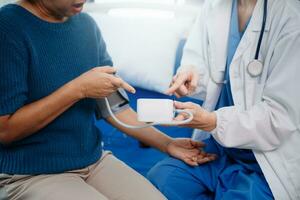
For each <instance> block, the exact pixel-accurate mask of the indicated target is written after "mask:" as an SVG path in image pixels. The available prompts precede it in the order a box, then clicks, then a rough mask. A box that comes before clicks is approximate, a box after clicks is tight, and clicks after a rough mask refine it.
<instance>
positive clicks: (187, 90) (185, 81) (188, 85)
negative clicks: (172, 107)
mask: <svg viewBox="0 0 300 200" xmlns="http://www.w3.org/2000/svg"><path fill="white" fill-rule="evenodd" d="M198 81H199V74H198V73H197V72H196V70H193V69H189V70H183V71H180V72H178V73H177V74H176V75H175V76H174V77H173V80H172V83H171V84H170V88H169V89H168V90H167V91H166V94H167V95H175V96H176V97H177V98H179V97H183V96H187V95H190V94H192V93H193V92H195V90H196V88H197V84H198Z"/></svg>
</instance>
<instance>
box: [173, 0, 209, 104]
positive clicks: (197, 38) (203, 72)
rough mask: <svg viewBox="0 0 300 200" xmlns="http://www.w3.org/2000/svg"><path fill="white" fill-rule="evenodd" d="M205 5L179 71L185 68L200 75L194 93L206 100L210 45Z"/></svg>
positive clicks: (184, 52)
mask: <svg viewBox="0 0 300 200" xmlns="http://www.w3.org/2000/svg"><path fill="white" fill-rule="evenodd" d="M205 6H206V5H204V7H203V9H202V12H201V14H200V15H199V17H198V19H197V21H196V23H195V25H194V27H193V28H192V31H191V33H190V34H189V37H188V39H187V42H186V44H185V47H184V50H183V56H182V60H181V66H180V67H179V69H178V71H177V73H179V72H181V71H185V70H193V71H194V72H195V73H197V74H198V75H199V77H200V78H199V82H198V87H197V89H196V91H195V93H194V94H197V96H199V98H200V99H201V100H205V97H206V87H207V83H208V73H207V71H208V70H207V67H208V66H207V64H206V62H205V60H208V55H207V48H206V47H208V39H207V29H206V22H205V19H206V18H205V10H207V9H205ZM194 94H193V95H194Z"/></svg>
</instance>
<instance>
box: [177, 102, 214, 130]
mask: <svg viewBox="0 0 300 200" xmlns="http://www.w3.org/2000/svg"><path fill="white" fill-rule="evenodd" d="M174 106H175V108H176V109H179V110H186V111H190V112H191V113H192V114H193V115H194V117H193V120H192V121H191V122H190V123H188V124H184V125H182V126H185V127H190V128H196V129H201V130H204V131H208V132H210V131H212V130H214V129H215V128H216V126H217V116H216V114H215V113H214V112H208V111H206V110H205V109H203V108H202V107H201V106H199V105H198V104H195V103H191V102H188V103H182V102H177V101H176V102H174ZM188 117H189V116H188V115H187V114H186V113H180V114H178V115H177V116H176V118H175V120H178V121H182V120H185V119H187V118H188Z"/></svg>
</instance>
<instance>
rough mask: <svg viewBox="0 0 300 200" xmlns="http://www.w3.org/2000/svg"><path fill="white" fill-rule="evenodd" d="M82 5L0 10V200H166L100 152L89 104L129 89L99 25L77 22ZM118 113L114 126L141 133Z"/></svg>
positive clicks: (24, 4) (166, 144) (57, 1)
mask: <svg viewBox="0 0 300 200" xmlns="http://www.w3.org/2000/svg"><path fill="white" fill-rule="evenodd" d="M84 3H85V1H80V0H78V1H75V0H64V1H61V0H52V1H44V0H23V1H20V2H19V3H18V4H10V5H7V6H4V7H2V8H0V142H1V144H0V186H1V188H0V198H2V197H3V198H7V199H30V200H32V199H73V200H77V199H89V200H91V199H128V200H129V199H130V200H134V199H139V200H140V199H149V200H150V199H151V200H153V199H165V197H164V196H163V195H162V194H161V193H160V192H159V191H158V190H157V189H155V188H154V187H153V186H152V185H151V183H150V182H148V181H147V180H146V179H145V178H144V177H142V176H141V175H139V174H137V173H136V172H135V171H133V170H132V169H130V168H129V167H128V166H126V165H125V164H124V163H122V162H120V161H119V160H118V159H117V158H115V157H114V156H113V155H112V154H111V153H110V152H105V151H103V150H102V146H101V132H100V130H98V129H97V128H96V127H95V125H94V122H95V117H94V114H95V110H96V107H97V104H96V101H95V99H101V98H104V97H111V96H117V97H118V98H120V99H121V100H122V95H121V93H120V92H118V91H119V90H120V89H121V88H123V89H125V90H127V91H129V92H134V88H132V87H131V86H130V85H129V84H127V83H126V82H125V81H123V80H122V79H121V78H117V77H115V76H114V74H115V73H116V69H115V68H113V67H111V66H112V65H113V63H112V60H111V58H110V56H109V55H108V53H107V50H106V46H105V42H104V40H103V37H102V35H101V33H100V31H99V29H98V27H97V25H96V24H95V22H94V21H93V19H92V18H91V17H90V16H89V15H87V14H84V13H81V10H82V7H83V5H84ZM129 48H130V47H129ZM124 53H126V52H124ZM121 100H120V101H121ZM122 105H123V106H121V107H119V108H118V109H116V110H114V111H115V113H116V115H117V117H118V118H119V119H120V120H122V121H125V122H126V123H129V124H138V123H139V122H137V120H136V119H137V117H136V113H135V112H134V111H133V110H132V109H131V108H129V106H128V104H126V105H124V104H122ZM100 107H101V106H100ZM100 113H102V117H103V118H105V119H106V120H107V121H108V122H109V123H111V124H112V125H114V126H116V127H117V128H119V129H120V130H122V131H124V132H125V133H126V134H129V135H130V136H133V137H135V138H137V139H139V140H141V141H143V142H144V143H146V144H149V145H151V146H154V147H156V148H158V149H160V150H161V151H163V152H166V153H168V154H170V155H171V156H173V157H176V158H179V159H181V160H183V161H184V162H186V163H187V164H190V165H197V164H198V162H203V161H202V160H201V159H202V158H203V157H204V156H203V155H205V156H207V157H208V158H209V159H214V156H213V155H209V154H204V152H202V151H201V150H199V147H202V146H203V144H202V143H199V142H194V141H192V140H190V139H173V138H170V137H168V136H167V135H164V134H163V133H161V132H159V131H158V130H157V129H155V128H153V127H150V128H145V129H142V130H129V129H126V128H123V127H121V126H119V125H118V124H117V123H116V122H114V121H113V120H112V119H111V118H110V116H108V115H106V114H105V113H106V112H105V110H101V111H100ZM141 133H143V134H141Z"/></svg>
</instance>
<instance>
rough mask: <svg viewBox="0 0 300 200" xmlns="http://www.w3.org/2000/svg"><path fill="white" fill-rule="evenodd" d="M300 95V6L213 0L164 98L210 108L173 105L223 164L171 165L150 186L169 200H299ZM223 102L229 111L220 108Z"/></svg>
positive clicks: (154, 173) (153, 175)
mask: <svg viewBox="0 0 300 200" xmlns="http://www.w3.org/2000/svg"><path fill="white" fill-rule="evenodd" d="M266 4H267V6H264V5H266ZM235 18H237V19H235ZM235 20H236V21H237V23H238V29H239V30H238V31H236V30H235V29H234V27H235V26H237V25H235V24H234V23H235ZM243 29H244V30H243ZM236 32H237V33H238V34H240V35H236ZM239 36H240V40H238V42H237V41H236V40H237V37H239ZM260 41H261V42H260ZM260 43H261V44H260ZM233 46H234V47H235V48H234V47H233ZM232 49H234V50H232ZM230 54H232V55H230ZM256 54H257V55H256ZM230 56H231V57H230ZM228 60H229V61H231V62H229V63H228ZM299 91H300V1H299V0H269V1H266V0H245V1H243V0H208V1H206V3H205V5H204V7H203V9H202V12H201V15H200V17H199V19H198V21H197V22H196V24H195V27H194V29H193V31H192V32H191V34H190V36H189V38H188V41H187V44H186V46H185V50H184V54H183V59H182V63H181V67H180V68H179V70H178V71H177V75H176V76H175V77H174V79H173V83H172V85H171V87H170V89H169V90H168V91H167V93H169V94H175V95H177V96H186V95H192V94H193V95H194V94H197V95H198V96H200V97H201V98H202V99H203V100H204V104H203V105H202V107H200V106H199V105H196V104H193V103H180V102H176V103H175V106H176V107H177V108H179V109H187V110H190V111H192V112H193V113H194V120H193V121H192V122H191V123H190V124H188V125H187V126H188V127H192V128H196V129H201V130H204V131H207V132H210V134H211V135H212V137H211V138H210V139H208V140H207V143H208V144H207V145H208V148H207V151H216V153H217V154H219V159H218V160H217V161H214V162H211V163H208V164H204V165H200V166H199V167H196V168H191V167H186V166H185V165H184V164H183V163H181V162H180V161H177V160H176V159H173V158H168V159H166V160H164V161H162V162H161V163H159V164H157V165H156V166H155V167H154V168H153V169H152V170H151V171H150V173H149V178H150V180H151V181H152V182H153V183H154V184H155V185H156V186H157V187H158V188H159V189H160V190H161V191H162V192H163V193H164V194H165V195H166V196H167V197H168V199H170V200H175V199H221V198H222V199H273V198H275V199H280V200H281V199H282V200H286V199H294V200H296V199H300V130H299V128H300V92H299ZM223 93H226V94H225V96H226V97H227V98H228V99H229V101H230V99H232V102H231V103H232V104H228V105H225V106H224V105H223V106H220V105H219V104H222V103H221V102H222V101H223V100H222V98H223V97H222V95H224V94H223ZM225 104H226V103H225ZM185 117H186V116H184V115H179V116H177V119H179V120H181V119H182V118H185ZM199 134H201V132H200V133H199ZM251 155H253V157H251Z"/></svg>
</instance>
